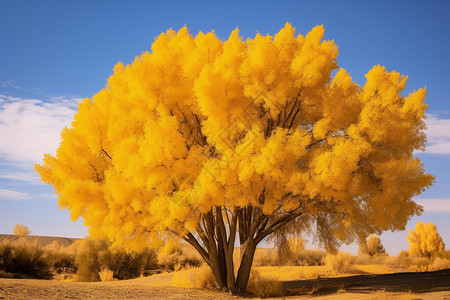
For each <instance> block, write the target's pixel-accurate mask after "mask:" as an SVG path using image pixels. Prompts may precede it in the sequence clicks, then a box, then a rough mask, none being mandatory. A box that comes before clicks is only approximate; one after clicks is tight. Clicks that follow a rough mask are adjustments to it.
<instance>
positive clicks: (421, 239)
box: [407, 221, 445, 259]
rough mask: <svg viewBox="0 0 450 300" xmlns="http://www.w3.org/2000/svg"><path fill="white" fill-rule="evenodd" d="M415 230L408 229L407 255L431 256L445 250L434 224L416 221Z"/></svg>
mask: <svg viewBox="0 0 450 300" xmlns="http://www.w3.org/2000/svg"><path fill="white" fill-rule="evenodd" d="M415 229H416V231H414V230H412V229H410V230H409V236H408V237H407V239H408V242H409V249H408V251H409V255H410V256H411V257H425V258H428V259H429V258H432V257H433V256H435V255H436V254H439V253H442V252H444V250H445V244H444V241H443V240H442V237H441V236H440V235H439V233H438V231H437V227H436V225H435V224H433V223H431V222H428V225H427V224H425V223H424V222H421V221H418V222H417V224H416V228H415Z"/></svg>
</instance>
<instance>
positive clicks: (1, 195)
mask: <svg viewBox="0 0 450 300" xmlns="http://www.w3.org/2000/svg"><path fill="white" fill-rule="evenodd" d="M30 198H31V196H30V195H29V194H27V193H22V192H17V191H13V190H5V189H0V200H15V201H19V200H26V199H30Z"/></svg>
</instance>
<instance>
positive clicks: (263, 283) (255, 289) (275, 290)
mask: <svg viewBox="0 0 450 300" xmlns="http://www.w3.org/2000/svg"><path fill="white" fill-rule="evenodd" d="M247 292H248V293H250V294H252V295H253V296H256V297H261V298H267V297H276V296H281V295H282V284H281V282H280V281H279V280H278V279H277V278H276V277H273V276H262V275H261V274H260V273H259V272H258V271H257V270H253V271H252V272H251V274H250V279H249V282H248V286H247Z"/></svg>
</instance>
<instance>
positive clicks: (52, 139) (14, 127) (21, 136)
mask: <svg viewBox="0 0 450 300" xmlns="http://www.w3.org/2000/svg"><path fill="white" fill-rule="evenodd" d="M79 101H81V99H61V98H58V99H55V100H54V101H52V102H44V101H42V100H38V99H25V98H18V97H10V96H5V95H0V141H1V143H0V158H1V159H2V160H3V162H9V163H10V164H11V165H16V166H17V165H18V164H19V165H21V166H22V167H25V168H30V167H32V166H33V164H34V163H37V162H40V161H41V159H42V157H43V155H44V153H54V152H55V150H56V148H57V147H58V144H59V142H60V132H61V130H62V129H63V128H64V127H65V126H69V125H70V123H71V121H72V120H73V116H74V114H75V112H76V105H77V103H78V102H79ZM16 175H17V174H16ZM5 176H6V175H5V174H2V177H3V178H5ZM10 176H13V177H14V176H15V175H14V174H12V175H10ZM11 179H12V178H11Z"/></svg>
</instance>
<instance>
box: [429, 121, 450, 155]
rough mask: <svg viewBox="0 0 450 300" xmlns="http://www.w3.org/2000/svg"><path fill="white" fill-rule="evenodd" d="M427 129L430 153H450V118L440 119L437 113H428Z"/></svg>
mask: <svg viewBox="0 0 450 300" xmlns="http://www.w3.org/2000/svg"><path fill="white" fill-rule="evenodd" d="M426 122H427V126H428V129H427V130H426V133H427V136H428V143H427V149H426V152H425V153H429V154H450V119H439V118H438V116H437V115H434V114H430V115H427V121H426Z"/></svg>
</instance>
